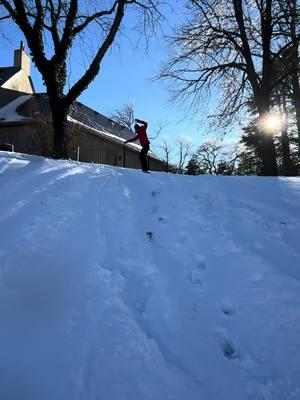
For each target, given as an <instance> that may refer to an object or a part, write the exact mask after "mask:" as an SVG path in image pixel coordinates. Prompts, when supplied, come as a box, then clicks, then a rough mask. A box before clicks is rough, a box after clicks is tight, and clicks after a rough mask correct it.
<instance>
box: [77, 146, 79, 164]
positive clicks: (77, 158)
mask: <svg viewBox="0 0 300 400" xmlns="http://www.w3.org/2000/svg"><path fill="white" fill-rule="evenodd" d="M77 161H79V146H78V147H77Z"/></svg>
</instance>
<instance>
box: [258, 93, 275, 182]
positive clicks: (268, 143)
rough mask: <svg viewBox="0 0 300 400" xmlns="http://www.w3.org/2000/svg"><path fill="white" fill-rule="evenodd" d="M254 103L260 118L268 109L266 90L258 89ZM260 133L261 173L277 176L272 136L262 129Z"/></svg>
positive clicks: (268, 97) (268, 102) (268, 98)
mask: <svg viewBox="0 0 300 400" xmlns="http://www.w3.org/2000/svg"><path fill="white" fill-rule="evenodd" d="M256 105H257V109H258V114H259V116H260V118H261V117H263V116H264V115H265V114H267V113H268V112H269V111H270V96H269V91H268V90H264V91H263V90H261V91H260V93H259V94H258V96H257V99H256ZM261 134H262V147H261V151H260V153H261V157H262V164H263V171H262V174H263V175H265V176H277V175H278V170H277V161H276V149H275V144H274V138H273V136H272V134H269V133H266V132H264V131H262V132H261Z"/></svg>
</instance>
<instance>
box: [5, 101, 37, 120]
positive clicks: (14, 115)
mask: <svg viewBox="0 0 300 400" xmlns="http://www.w3.org/2000/svg"><path fill="white" fill-rule="evenodd" d="M31 97H32V96H31V95H22V96H20V97H18V98H16V99H15V100H13V101H11V102H10V103H8V104H7V105H6V106H4V107H2V108H0V121H1V122H14V121H25V120H26V119H28V118H27V117H26V116H24V115H20V114H19V113H18V112H17V109H18V107H19V106H21V105H22V104H23V103H25V102H26V101H27V100H29V99H30V98H31Z"/></svg>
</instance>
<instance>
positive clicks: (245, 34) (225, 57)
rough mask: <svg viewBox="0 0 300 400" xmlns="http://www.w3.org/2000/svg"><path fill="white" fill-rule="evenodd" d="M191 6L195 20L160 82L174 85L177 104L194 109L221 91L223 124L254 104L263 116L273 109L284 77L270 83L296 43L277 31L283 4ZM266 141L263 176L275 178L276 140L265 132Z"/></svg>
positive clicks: (178, 38) (182, 32)
mask: <svg viewBox="0 0 300 400" xmlns="http://www.w3.org/2000/svg"><path fill="white" fill-rule="evenodd" d="M189 3H190V10H191V12H192V16H191V19H190V21H189V22H188V23H187V24H186V25H184V26H182V27H181V28H179V29H178V31H177V33H176V35H175V37H174V38H172V48H174V49H175V55H174V56H173V57H172V58H171V60H170V61H169V62H168V63H167V65H166V66H165V68H164V69H163V70H162V71H161V74H160V76H159V78H160V79H167V80H169V81H170V82H171V84H173V86H172V88H171V91H172V93H173V99H179V100H182V99H183V100H188V101H191V102H192V104H193V105H194V106H195V107H196V108H197V107H198V106H199V102H200V101H201V99H202V98H203V96H205V95H209V93H210V90H211V89H212V88H216V87H217V88H219V89H220V92H221V97H220V103H219V110H220V111H219V115H220V118H222V119H223V121H224V119H225V118H228V119H229V120H231V119H232V117H233V116H234V115H236V114H237V113H240V112H243V110H244V111H245V110H246V109H247V107H248V105H249V104H250V103H252V104H253V106H254V108H255V111H256V112H257V113H258V115H259V116H260V117H262V116H264V115H265V114H266V113H268V112H269V111H270V109H271V106H272V101H271V94H272V91H273V90H274V88H275V87H276V86H277V85H279V84H280V83H281V81H282V78H283V77H282V76H279V77H278V78H277V79H276V80H274V79H273V78H272V77H273V67H274V62H275V61H276V60H277V59H278V57H279V55H280V54H281V52H282V51H283V50H284V49H285V48H287V47H288V46H290V45H291V44H292V43H294V41H295V38H289V37H286V36H285V35H283V34H282V33H281V30H280V29H279V24H280V22H281V21H282V18H283V16H282V13H281V9H280V5H279V0H260V1H257V0H255V1H246V0H228V1H223V0H191V1H190V2H189ZM289 73H291V72H289ZM174 81H175V83H176V85H174ZM262 139H263V145H262V149H263V151H262V153H261V155H262V161H263V169H264V174H265V175H276V174H277V165H276V152H275V146H274V140H273V138H272V136H271V135H268V134H265V132H262Z"/></svg>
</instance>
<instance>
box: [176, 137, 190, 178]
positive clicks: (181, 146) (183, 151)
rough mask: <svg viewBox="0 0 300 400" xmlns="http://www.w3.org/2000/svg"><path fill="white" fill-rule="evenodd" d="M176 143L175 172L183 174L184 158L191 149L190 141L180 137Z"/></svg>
mask: <svg viewBox="0 0 300 400" xmlns="http://www.w3.org/2000/svg"><path fill="white" fill-rule="evenodd" d="M176 145H177V148H178V163H177V170H176V172H177V173H178V174H183V171H184V166H185V164H186V160H187V158H188V156H189V155H190V154H191V151H192V143H191V141H190V140H189V139H187V138H185V137H181V138H179V139H178V140H177V142H176Z"/></svg>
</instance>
